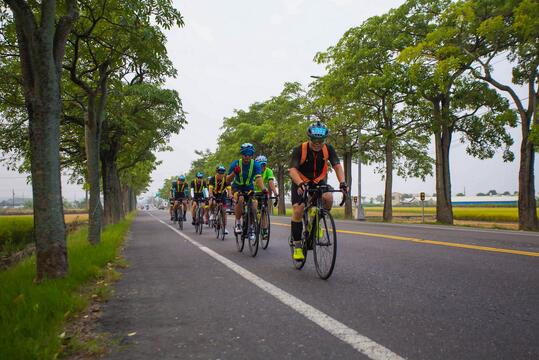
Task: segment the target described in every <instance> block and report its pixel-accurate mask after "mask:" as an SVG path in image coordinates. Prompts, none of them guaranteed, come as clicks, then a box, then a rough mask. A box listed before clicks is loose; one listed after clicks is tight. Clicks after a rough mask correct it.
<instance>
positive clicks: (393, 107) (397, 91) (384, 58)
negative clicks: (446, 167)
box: [317, 16, 432, 221]
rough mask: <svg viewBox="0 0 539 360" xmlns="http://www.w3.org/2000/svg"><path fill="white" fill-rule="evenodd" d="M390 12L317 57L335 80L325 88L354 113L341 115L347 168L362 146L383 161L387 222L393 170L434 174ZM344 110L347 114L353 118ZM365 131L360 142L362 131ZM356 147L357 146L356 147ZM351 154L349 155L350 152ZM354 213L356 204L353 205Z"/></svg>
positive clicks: (371, 158) (370, 156) (327, 78)
mask: <svg viewBox="0 0 539 360" xmlns="http://www.w3.org/2000/svg"><path fill="white" fill-rule="evenodd" d="M389 19H390V18H388V16H376V17H371V18H369V19H368V20H367V21H365V22H364V23H363V24H362V25H361V26H359V27H357V28H352V29H350V30H348V31H347V32H346V33H345V34H344V36H343V37H342V38H341V39H340V40H339V42H338V43H337V45H336V46H334V47H331V48H330V49H328V52H327V53H321V54H318V56H317V61H318V62H324V63H327V64H328V66H327V69H328V71H329V73H328V75H327V76H325V77H324V78H323V79H324V80H325V81H326V82H328V83H330V84H331V83H332V85H330V86H328V87H327V90H326V92H331V93H332V94H334V95H333V96H334V97H337V98H339V99H340V100H341V101H340V102H341V103H344V106H341V108H344V109H345V112H351V111H350V110H353V113H355V115H352V119H350V120H348V122H350V121H353V119H354V118H356V119H357V118H358V117H361V118H363V119H362V121H359V122H358V120H355V124H354V126H350V124H348V123H347V121H343V120H344V119H340V121H338V122H340V123H342V125H343V126H342V130H343V133H344V134H347V136H348V137H350V139H349V140H348V141H346V142H345V143H346V144H352V145H353V146H352V147H349V148H348V149H345V151H344V154H345V155H344V159H345V169H346V168H350V167H351V166H350V165H351V160H348V157H351V151H354V150H355V148H356V149H357V147H358V145H361V148H362V149H363V153H367V154H368V156H367V158H368V159H369V161H370V162H375V163H383V164H384V165H383V166H381V167H380V168H379V171H380V172H382V173H383V174H384V175H383V177H384V179H385V203H384V215H383V219H384V221H391V219H392V203H391V194H392V187H393V175H394V172H395V171H397V174H398V175H400V176H403V177H407V176H414V177H415V176H417V177H422V178H424V177H425V176H426V175H428V174H430V173H432V170H431V169H432V166H431V163H432V160H431V159H430V157H429V156H428V154H427V151H426V150H427V145H428V143H429V140H430V139H429V136H428V134H427V133H425V132H424V131H422V130H423V128H424V126H423V123H424V119H423V117H421V116H419V115H420V114H421V113H420V112H419V111H412V110H411V108H412V107H413V106H414V103H416V102H417V101H416V99H415V97H416V95H415V93H414V91H413V89H412V87H411V84H410V81H409V79H408V71H407V65H405V64H402V63H399V62H397V57H398V55H399V52H400V51H401V50H402V48H403V44H402V39H401V38H399V37H398V31H399V30H400V29H399V28H397V27H395V26H394V24H393V23H392V22H391V21H388V20H389ZM348 117H349V115H348V116H347V115H345V116H344V118H348ZM360 129H361V131H362V132H363V134H362V136H361V138H362V141H361V142H360V141H359V138H360V137H359V133H358V131H359V130H360ZM354 147H355V148H354ZM348 154H350V155H348ZM350 215H351V208H350Z"/></svg>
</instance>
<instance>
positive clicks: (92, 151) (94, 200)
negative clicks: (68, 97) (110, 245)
mask: <svg viewBox="0 0 539 360" xmlns="http://www.w3.org/2000/svg"><path fill="white" fill-rule="evenodd" d="M98 116H99V115H98V114H97V108H96V97H95V95H94V94H88V109H87V114H86V121H85V126H84V135H85V141H84V142H85V146H86V161H87V167H88V184H89V185H90V209H89V210H88V241H89V242H90V244H93V245H95V244H98V243H99V242H100V241H101V226H102V223H101V220H102V219H101V217H102V216H103V208H102V206H101V198H100V194H101V191H100V176H99V137H100V131H101V129H100V123H99V121H98Z"/></svg>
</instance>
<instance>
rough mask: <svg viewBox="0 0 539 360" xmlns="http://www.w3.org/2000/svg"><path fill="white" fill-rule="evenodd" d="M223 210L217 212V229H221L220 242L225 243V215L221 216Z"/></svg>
mask: <svg viewBox="0 0 539 360" xmlns="http://www.w3.org/2000/svg"><path fill="white" fill-rule="evenodd" d="M223 211H225V210H224V209H221V210H219V214H220V216H219V227H220V228H221V241H225V229H226V225H225V215H224V214H223Z"/></svg>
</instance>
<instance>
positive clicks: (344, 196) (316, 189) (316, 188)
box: [303, 185, 348, 206]
mask: <svg viewBox="0 0 539 360" xmlns="http://www.w3.org/2000/svg"><path fill="white" fill-rule="evenodd" d="M319 191H324V192H331V193H335V192H340V193H341V194H342V201H341V203H340V204H339V206H343V205H344V203H345V202H346V199H347V198H348V194H347V193H346V192H344V191H342V190H341V189H339V190H335V189H334V188H333V187H331V186H329V185H315V186H312V185H310V186H309V188H308V189H307V190H305V191H304V192H303V202H304V203H307V194H309V193H310V194H313V193H316V192H319Z"/></svg>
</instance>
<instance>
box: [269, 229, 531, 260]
mask: <svg viewBox="0 0 539 360" xmlns="http://www.w3.org/2000/svg"><path fill="white" fill-rule="evenodd" d="M272 224H273V225H280V226H287V227H290V224H283V223H278V222H272ZM337 232H339V233H343V234H352V235H363V236H371V237H378V238H384V239H390V240H399V241H410V242H414V243H421V244H431V245H438V246H449V247H456V248H463V249H472V250H480V251H490V252H498V253H506V254H514V255H524V256H537V257H539V252H533V251H522V250H512V249H503V248H495V247H489V246H479V245H468V244H459V243H452V242H446V241H438V240H426V239H417V238H412V237H406V236H397V235H387V234H377V233H368V232H362V231H350V230H337Z"/></svg>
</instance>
